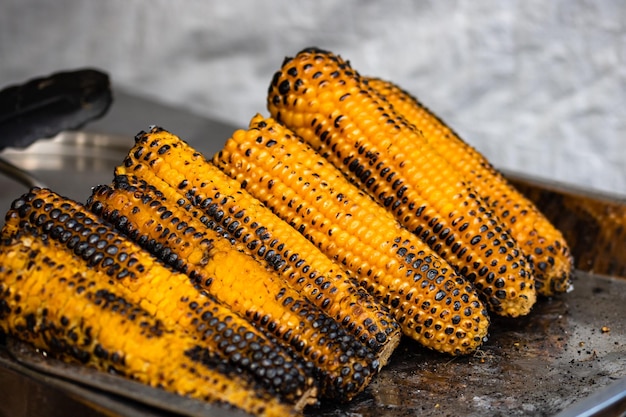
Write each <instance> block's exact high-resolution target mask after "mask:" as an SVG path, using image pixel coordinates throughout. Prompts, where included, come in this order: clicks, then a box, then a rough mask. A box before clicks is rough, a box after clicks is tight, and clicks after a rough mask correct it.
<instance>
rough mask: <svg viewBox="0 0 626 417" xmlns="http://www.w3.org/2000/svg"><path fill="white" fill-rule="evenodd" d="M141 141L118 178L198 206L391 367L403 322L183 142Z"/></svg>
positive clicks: (158, 137) (212, 224) (160, 134)
mask: <svg viewBox="0 0 626 417" xmlns="http://www.w3.org/2000/svg"><path fill="white" fill-rule="evenodd" d="M137 141H138V143H137V145H136V146H135V148H134V150H132V151H131V152H130V153H129V156H128V158H127V159H126V161H125V165H124V166H122V167H118V168H117V171H116V172H117V174H126V173H128V174H134V175H136V176H138V177H140V178H141V179H143V180H145V181H146V182H148V183H150V184H152V185H154V186H156V188H157V189H158V190H159V191H161V192H163V193H164V194H165V196H166V198H168V199H170V200H171V201H176V202H177V204H178V205H179V206H182V207H186V208H189V209H190V207H193V206H194V205H195V207H194V210H200V211H202V214H201V215H196V216H197V217H198V219H199V220H200V221H202V222H203V223H204V224H205V225H206V226H207V227H209V228H211V229H215V230H216V231H218V232H219V231H222V232H223V233H225V234H226V235H227V236H228V238H229V239H230V240H231V242H232V243H233V244H235V245H237V247H238V248H239V249H241V250H243V251H245V252H247V253H250V254H251V255H252V256H253V257H255V258H256V259H258V260H260V261H261V262H264V263H265V264H266V265H269V266H271V267H272V268H274V269H276V270H277V271H278V272H280V273H281V275H282V276H283V278H284V279H286V280H287V281H289V283H290V285H291V286H293V287H294V288H295V289H297V290H298V291H300V292H301V293H302V294H304V296H305V297H306V298H307V299H308V300H309V301H311V302H312V303H314V304H316V305H317V306H318V307H320V308H322V309H323V310H324V311H325V312H326V314H328V315H329V316H331V317H332V318H334V319H335V320H336V321H337V322H339V323H340V324H341V325H342V327H343V328H346V329H348V331H349V332H350V333H351V334H353V335H355V336H356V337H357V338H358V339H359V340H360V341H361V342H362V343H364V344H365V345H366V346H368V347H369V348H370V349H372V351H374V352H377V355H378V358H379V362H380V364H381V365H383V364H384V363H385V362H386V360H387V358H388V356H389V355H390V354H391V352H392V351H393V349H394V348H395V346H396V345H397V344H398V341H399V337H400V332H399V327H398V324H397V323H396V322H395V321H394V320H393V319H392V318H391V317H390V315H389V312H388V311H386V310H384V309H381V308H380V306H379V305H378V303H377V302H376V301H375V300H373V298H372V297H371V296H370V295H369V294H367V292H365V291H363V290H361V289H359V288H358V285H357V284H356V283H354V282H352V280H351V279H350V278H349V277H346V275H345V273H344V271H343V270H342V268H341V267H340V266H339V265H337V264H335V263H333V262H331V261H330V260H329V259H328V258H327V257H326V256H325V255H324V254H323V253H322V252H320V251H319V250H318V249H317V248H316V247H315V246H314V245H313V244H311V243H310V242H309V241H307V240H306V239H305V238H304V237H303V236H301V235H300V234H299V233H297V232H296V231H295V230H293V228H292V227H290V226H289V225H288V224H287V223H286V222H284V221H282V220H281V219H280V218H279V217H277V216H276V215H274V214H273V213H271V211H270V210H269V209H267V208H266V207H265V206H264V205H263V204H262V203H260V202H259V200H257V199H255V198H253V197H252V196H250V194H249V193H248V192H247V191H245V190H243V189H242V188H241V186H240V185H239V183H237V181H235V180H232V179H230V178H229V177H228V176H226V175H225V174H224V173H223V172H221V171H220V170H219V169H218V168H217V167H215V166H214V165H213V164H212V163H210V162H208V161H206V160H205V159H204V158H203V157H202V155H200V154H199V153H197V152H195V151H194V150H193V149H192V148H191V147H189V145H187V144H186V143H185V142H184V141H182V140H181V139H180V138H178V137H176V136H174V135H172V134H170V133H168V132H166V131H163V130H159V129H153V131H152V132H150V133H149V134H145V135H143V136H140V137H138V139H137ZM168 183H169V184H168ZM173 190H175V192H174V191H173ZM181 198H182V200H181Z"/></svg>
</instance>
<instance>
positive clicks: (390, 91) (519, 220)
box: [365, 78, 573, 296]
mask: <svg viewBox="0 0 626 417" xmlns="http://www.w3.org/2000/svg"><path fill="white" fill-rule="evenodd" d="M365 81H367V83H368V85H369V86H370V87H371V88H372V89H373V90H374V91H375V92H377V93H378V94H380V95H381V96H382V97H384V98H385V99H386V100H387V101H388V102H389V103H390V104H391V105H392V106H393V107H394V109H395V110H396V111H397V112H398V113H400V114H402V115H403V116H404V117H405V118H406V120H407V121H409V122H410V123H412V124H413V125H414V126H415V127H416V128H417V129H418V130H420V131H421V132H422V134H423V135H424V137H425V138H426V140H427V141H428V143H429V144H430V145H431V146H432V147H433V148H434V149H435V150H436V151H438V152H439V153H440V154H441V155H444V156H445V158H446V159H447V160H448V162H450V163H451V164H452V166H453V167H454V169H456V170H457V171H458V172H461V173H463V174H464V175H465V176H466V178H467V183H468V185H471V186H473V187H474V188H476V190H477V191H478V192H479V193H480V194H481V195H482V196H483V198H484V199H485V201H487V203H488V204H489V206H490V208H491V209H492V210H493V212H494V213H495V214H496V215H497V216H499V217H500V219H501V220H502V221H503V222H504V223H505V224H506V225H507V226H509V228H510V234H511V235H512V236H513V237H514V238H515V239H516V240H517V242H518V243H519V244H520V247H521V249H522V250H523V251H524V253H525V254H526V255H527V257H528V259H529V261H530V262H531V263H532V264H534V266H535V270H534V272H535V288H536V289H537V292H538V293H539V294H542V295H548V296H549V295H554V294H556V293H560V292H565V291H567V290H568V288H570V286H571V272H572V264H573V259H572V256H571V254H570V250H569V246H568V244H567V242H566V241H565V238H564V237H563V235H562V234H561V232H560V231H559V230H558V229H557V228H555V227H554V226H553V225H552V224H551V223H550V222H549V221H548V219H547V218H546V217H545V216H544V215H543V214H542V213H541V212H540V211H539V210H538V209H537V207H536V206H535V205H534V204H533V203H532V202H531V201H530V200H529V199H527V198H526V197H524V196H523V195H522V194H521V193H520V192H519V191H518V190H517V189H515V187H513V186H512V185H511V184H510V183H509V182H508V181H507V180H506V179H505V178H504V176H503V175H502V174H501V173H500V172H498V171H497V170H496V169H495V168H494V167H493V166H492V165H491V164H490V163H489V161H488V160H487V159H486V158H485V157H484V156H483V155H481V154H480V153H479V152H478V151H477V150H476V149H474V148H473V147H472V146H470V145H469V144H467V143H466V142H465V141H463V139H461V138H460V137H459V136H458V135H457V134H456V133H455V132H454V131H453V130H452V129H450V128H449V127H448V126H447V125H446V124H445V123H444V122H443V121H442V120H441V119H439V118H438V117H437V116H436V115H435V114H434V113H432V112H431V111H430V110H429V109H427V108H426V107H425V106H424V105H422V103H420V102H419V101H418V100H417V99H416V98H415V97H413V96H411V95H410V94H409V93H408V92H406V91H404V90H402V89H401V88H400V87H398V86H397V85H395V84H393V83H391V82H389V81H384V80H381V79H377V78H366V79H365Z"/></svg>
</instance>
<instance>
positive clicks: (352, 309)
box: [0, 48, 571, 416]
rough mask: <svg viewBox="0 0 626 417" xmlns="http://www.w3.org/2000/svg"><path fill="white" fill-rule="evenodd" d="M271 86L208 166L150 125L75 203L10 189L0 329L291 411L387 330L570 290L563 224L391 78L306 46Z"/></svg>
mask: <svg viewBox="0 0 626 417" xmlns="http://www.w3.org/2000/svg"><path fill="white" fill-rule="evenodd" d="M387 99H389V101H388V100H387ZM267 100H268V101H267V103H268V107H269V110H270V112H271V114H272V116H273V118H264V117H262V116H260V115H257V116H255V117H254V118H253V119H252V121H251V123H250V127H249V129H247V130H238V131H236V132H234V134H233V136H232V138H231V139H229V140H228V141H227V142H226V144H225V146H224V147H223V149H222V150H221V151H220V152H218V153H217V154H216V155H214V156H212V159H211V158H207V157H205V156H204V155H201V154H200V153H198V152H197V151H195V150H194V149H193V148H192V147H191V146H189V144H187V143H186V142H185V141H184V140H182V139H180V138H178V137H177V136H175V135H174V134H172V133H170V132H167V131H165V130H164V129H161V128H159V127H153V128H151V130H150V131H149V132H141V133H140V134H139V135H137V137H136V138H135V139H136V144H135V146H134V147H132V148H131V149H130V150H129V152H128V156H127V157H126V158H125V160H124V161H120V162H121V164H120V165H119V166H118V167H117V168H116V169H115V172H114V175H113V180H112V182H111V183H110V184H103V185H96V184H94V188H93V189H92V194H91V196H90V197H89V199H88V201H87V202H86V204H85V205H83V204H81V203H79V202H76V201H72V200H70V199H67V198H64V197H62V196H59V195H58V194H56V193H55V192H54V191H51V190H47V189H39V188H33V189H31V190H30V191H29V192H28V193H25V194H24V195H23V196H21V197H19V198H17V199H16V200H15V201H14V203H13V205H12V208H11V209H10V210H9V212H8V213H7V216H6V222H5V225H4V228H3V229H2V232H1V235H0V332H1V333H5V334H7V335H9V336H10V337H13V338H16V339H19V340H23V341H26V342H29V343H31V344H33V345H34V346H35V347H36V348H39V349H43V350H45V351H46V352H48V353H49V354H51V355H53V356H56V357H58V358H59V359H62V360H66V361H73V362H78V363H82V364H85V365H89V366H91V367H95V368H97V369H99V370H101V371H105V372H114V373H118V374H121V375H124V376H126V377H128V378H131V379H134V380H137V381H140V382H143V383H145V384H148V385H151V386H153V387H158V388H162V389H165V390H168V391H171V392H174V393H178V394H180V395H184V396H189V397H192V398H197V399H200V400H205V401H210V402H217V403H223V404H228V405H230V406H233V407H236V408H239V409H242V410H244V411H247V412H249V413H252V414H255V415H267V416H270V415H291V414H300V413H302V412H303V410H304V409H305V408H306V407H309V406H311V405H312V404H318V403H319V401H324V400H329V399H332V400H339V401H348V400H350V399H352V398H354V396H356V395H357V394H359V393H361V392H362V391H363V390H364V389H365V388H366V387H367V385H368V383H369V382H370V381H371V380H372V378H374V377H375V376H376V374H377V373H378V371H379V370H380V369H381V367H383V366H384V365H385V364H386V363H387V362H388V360H389V358H390V356H391V355H392V353H393V351H394V349H395V348H396V346H397V345H398V343H399V341H400V337H401V334H404V335H407V336H409V337H412V338H414V339H416V340H417V341H418V342H420V343H421V344H422V345H424V346H426V347H428V348H430V349H435V350H437V351H441V352H444V353H447V354H452V355H462V354H468V353H471V352H474V351H476V349H477V348H478V347H479V346H480V345H481V344H482V343H483V342H484V341H485V340H486V337H487V333H488V328H489V325H490V319H489V312H492V313H494V314H498V315H504V316H511V317H518V316H523V315H525V314H528V313H529V311H530V309H531V308H532V306H533V304H534V303H535V302H536V297H537V293H539V294H540V295H552V294H555V293H558V292H563V291H565V290H566V289H568V288H569V280H570V269H571V259H570V255H569V252H568V246H567V244H566V243H565V242H564V241H563V238H562V236H561V235H560V233H559V232H558V231H557V230H556V229H555V228H554V227H552V226H551V225H550V224H549V223H548V222H547V221H546V220H545V218H543V217H542V215H541V214H540V213H539V212H538V210H537V209H536V208H535V207H534V206H533V205H532V204H531V203H529V202H528V201H527V200H526V199H524V197H522V196H521V194H519V193H517V192H516V191H515V190H514V189H513V188H512V187H511V186H510V185H509V184H508V183H506V181H505V180H504V179H503V178H502V176H501V175H500V174H498V173H497V172H496V171H495V170H494V169H493V167H491V165H489V163H488V162H487V161H486V160H485V159H484V158H483V157H482V156H480V155H479V154H478V153H477V152H476V151H475V150H474V149H473V148H471V147H470V146H469V145H467V144H465V143H463V142H462V141H461V139H459V138H458V137H457V136H456V135H454V133H453V132H452V131H451V130H449V129H448V128H447V127H446V126H445V125H444V124H443V123H442V122H441V121H440V120H439V119H437V118H436V117H435V116H434V115H432V113H430V112H428V111H426V110H425V109H424V108H423V107H421V105H420V104H419V103H418V102H417V100H415V99H414V98H412V97H410V96H408V95H406V94H405V93H404V92H403V91H401V90H400V89H399V87H397V86H395V85H393V84H391V83H387V82H384V81H380V80H378V79H374V78H369V79H364V78H361V77H360V76H359V74H358V73H357V72H356V71H354V70H353V69H352V68H351V67H350V65H349V64H348V63H347V62H345V61H343V60H342V59H341V58H340V57H338V56H336V55H333V54H332V53H330V52H326V51H322V50H318V49H315V48H309V49H305V50H303V51H302V52H300V53H299V54H298V55H297V56H296V57H295V58H288V59H286V60H285V62H284V64H283V67H282V69H281V70H280V71H278V72H277V73H276V75H275V77H274V79H273V80H272V83H271V86H270V89H269V96H268V99H267ZM397 111H400V112H401V113H402V114H400V113H398V112H397ZM405 117H406V118H405ZM415 126H417V128H416V127H415ZM419 129H421V130H423V132H424V135H422V133H421V132H420V130H419ZM224 139H226V138H224ZM307 142H308V143H307ZM333 165H335V166H333ZM231 177H232V178H231ZM516 238H517V239H519V242H518V241H516ZM537 290H538V291H537Z"/></svg>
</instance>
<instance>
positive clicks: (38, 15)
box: [0, 0, 626, 195]
mask: <svg viewBox="0 0 626 417" xmlns="http://www.w3.org/2000/svg"><path fill="white" fill-rule="evenodd" d="M314 45H315V46H319V47H322V48H325V49H330V50H332V51H333V52H336V53H339V54H340V55H342V57H344V58H345V59H349V60H350V61H351V63H352V65H353V67H354V68H355V69H357V70H358V71H359V72H360V73H362V74H364V75H372V76H379V77H383V78H388V79H391V80H393V81H395V82H396V83H398V84H400V85H401V86H402V87H404V88H405V89H407V90H409V91H410V92H412V93H413V94H415V95H416V96H418V98H419V99H421V101H422V102H424V103H425V104H426V105H427V106H429V107H430V108H431V109H432V110H434V111H435V112H436V113H438V114H439V115H440V116H441V117H443V118H444V119H445V120H446V121H447V122H448V124H450V125H451V126H452V127H453V128H454V129H455V130H456V131H457V132H458V133H460V135H461V136H462V137H463V138H464V139H465V140H466V141H468V142H470V143H471V144H473V145H474V146H475V147H476V148H478V149H479V150H480V151H482V152H483V153H484V154H486V155H487V157H488V158H490V159H491V161H492V162H493V163H494V165H496V166H497V167H499V168H502V169H506V170H509V171H514V172H518V173H524V174H528V175H531V176H535V177H539V178H543V179H549V180H556V181H560V182H565V183H568V184H574V185H577V186H581V187H584V188H589V189H593V190H598V191H605V192H611V193H617V194H620V195H626V163H625V162H626V146H624V145H625V143H624V142H625V138H624V132H625V131H626V2H624V1H620V0H595V1H582V0H554V1H546V0H525V1H522V0H519V1H513V0H511V1H505V0H502V1H496V0H484V1H469V0H468V1H434V0H433V1H411V0H405V1H394V2H382V1H379V2H376V1H358V0H322V1H306V2H305V1H288V0H273V1H254V0H230V1H209V0H82V1H81V0H55V1H44V0H40V1H35V0H0V86H6V85H9V84H12V83H17V82H21V81H24V80H26V79H27V78H29V77H33V76H39V75H45V74H48V73H51V72H54V71H58V70H65V69H71V68H76V67H82V66H94V67H98V68H100V69H103V70H105V71H107V72H108V73H109V74H110V75H111V77H112V79H113V82H114V84H115V85H116V87H117V88H119V89H123V90H125V91H128V92H131V93H133V94H138V95H141V96H145V97H149V98H152V99H155V100H158V101H160V102H163V103H167V104H172V105H175V106H180V107H183V108H185V109H189V110H191V111H193V112H195V113H197V114H200V115H205V116H208V117H212V118H215V119H218V120H222V121H226V122H229V123H231V124H233V125H234V126H236V127H245V126H246V125H247V123H248V121H249V119H250V118H251V117H252V116H253V115H254V114H255V113H257V112H261V113H263V114H267V110H266V108H265V94H266V91H267V86H268V83H269V81H270V79H271V77H272V75H273V73H274V72H275V71H276V70H277V69H278V68H279V66H280V64H281V62H282V60H283V58H284V57H285V56H286V55H294V54H295V53H297V52H298V51H299V50H300V49H302V48H304V47H307V46H314ZM154 123H155V124H159V121H158V120H155V121H154ZM163 127H165V128H167V126H163ZM145 128H146V126H143V125H137V131H139V130H142V129H145ZM174 133H176V132H174ZM223 139H224V140H225V139H227V138H223Z"/></svg>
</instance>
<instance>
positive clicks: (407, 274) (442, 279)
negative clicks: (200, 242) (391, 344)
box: [213, 115, 489, 354]
mask: <svg viewBox="0 0 626 417" xmlns="http://www.w3.org/2000/svg"><path fill="white" fill-rule="evenodd" d="M213 162H214V163H215V164H216V165H218V166H219V167H220V168H222V170H224V172H226V173H227V174H228V175H230V176H231V177H232V178H235V179H237V180H238V181H240V182H241V183H242V184H245V185H244V187H245V188H246V189H247V190H248V191H249V192H250V193H251V194H252V195H254V196H256V197H258V198H259V199H261V200H262V201H263V203H265V204H266V205H267V206H268V207H270V208H271V209H272V210H273V211H274V212H275V213H276V214H278V215H279V216H280V217H282V218H283V219H284V220H285V221H288V222H289V223H290V224H291V226H293V227H294V228H295V229H297V230H299V231H300V232H301V233H302V234H303V235H304V236H306V237H307V238H308V239H309V240H310V241H311V242H313V243H315V244H316V245H317V246H318V247H319V248H320V249H321V250H322V251H323V252H324V253H326V254H327V255H328V256H329V257H331V258H334V259H336V260H337V261H338V262H341V263H342V264H343V265H345V266H346V267H347V268H348V269H349V270H350V271H351V272H352V273H353V275H354V276H355V277H357V279H358V280H359V281H360V282H361V285H362V286H363V287H365V288H367V289H368V290H369V291H370V292H371V293H372V294H373V295H375V297H376V298H377V299H379V300H380V301H381V302H382V303H384V304H385V305H387V306H388V307H389V309H390V310H391V312H392V313H393V315H394V316H395V318H396V319H397V320H398V322H399V323H401V326H402V329H403V332H404V334H406V335H408V336H410V337H412V338H414V339H415V340H417V341H419V342H421V343H422V344H423V345H424V346H427V347H430V348H433V349H436V350H438V351H443V352H446V353H452V354H466V353H469V352H470V351H472V350H475V349H476V347H478V346H479V345H480V344H481V343H482V341H483V340H484V339H485V338H486V336H487V328H488V324H489V318H488V315H487V310H486V308H485V307H484V306H483V304H482V302H481V301H480V299H479V298H478V294H477V293H476V290H475V288H474V287H473V286H472V285H471V284H470V283H468V282H467V281H465V280H464V279H463V278H461V277H460V276H458V275H457V274H456V273H455V272H454V271H453V269H452V268H451V267H450V266H449V265H448V263H447V262H446V261H444V260H443V259H441V258H440V257H439V256H438V255H437V254H436V253H434V252H433V251H432V250H431V249H430V248H429V247H428V246H427V245H426V244H425V243H423V242H422V241H421V240H420V239H419V238H418V237H417V236H415V235H413V234H412V233H411V232H409V231H408V230H406V229H405V228H403V227H402V226H400V225H399V224H398V223H397V222H396V220H395V219H394V218H393V216H391V214H389V213H388V212H387V211H386V210H385V209H384V208H383V207H381V206H380V205H378V204H377V203H376V202H374V201H373V200H372V199H371V198H370V197H369V196H367V195H365V194H363V193H362V192H360V191H359V190H358V188H356V187H355V186H353V185H352V184H350V183H349V182H348V181H347V180H346V179H345V177H344V176H343V175H342V174H341V172H339V171H338V170H337V169H336V168H335V167H334V166H332V164H330V163H329V162H327V161H325V160H324V158H322V157H321V156H320V155H319V154H317V153H316V152H315V151H314V150H313V149H312V148H311V147H309V146H307V145H306V144H305V143H303V142H301V141H300V140H299V139H298V138H297V137H295V136H294V134H293V132H291V131H289V130H288V129H287V128H285V127H283V126H282V125H279V124H277V123H276V121H275V120H273V119H264V118H263V117H262V116H260V115H257V116H256V117H255V118H253V119H252V122H251V124H250V129H249V130H238V131H237V132H235V133H234V135H233V136H232V138H231V139H229V140H228V141H227V142H226V145H225V146H224V148H223V149H222V150H221V151H220V152H219V153H217V154H216V155H215V157H214V159H213Z"/></svg>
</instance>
